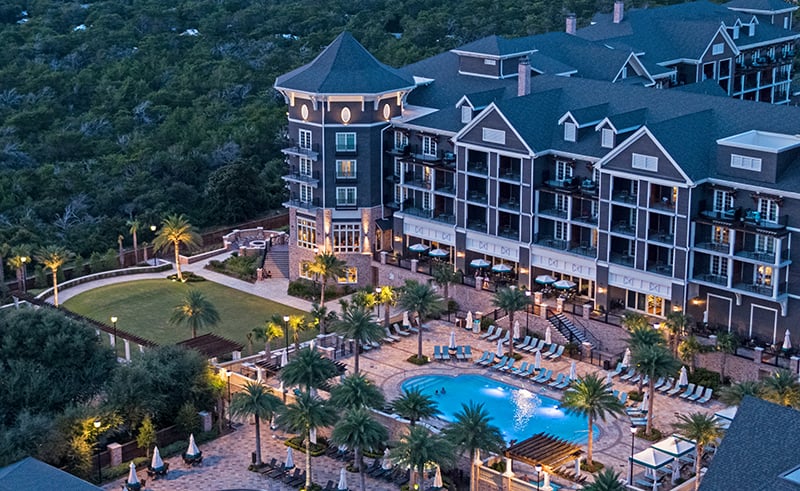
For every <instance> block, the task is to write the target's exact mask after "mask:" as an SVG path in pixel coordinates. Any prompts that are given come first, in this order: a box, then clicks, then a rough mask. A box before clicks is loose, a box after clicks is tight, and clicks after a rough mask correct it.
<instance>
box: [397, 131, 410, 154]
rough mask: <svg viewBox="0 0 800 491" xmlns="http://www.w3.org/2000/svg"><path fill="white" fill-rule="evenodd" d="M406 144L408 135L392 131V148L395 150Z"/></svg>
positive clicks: (404, 146)
mask: <svg viewBox="0 0 800 491" xmlns="http://www.w3.org/2000/svg"><path fill="white" fill-rule="evenodd" d="M407 146H408V135H406V134H405V133H404V132H402V131H395V132H394V148H395V150H403V149H405V148H406V147H407Z"/></svg>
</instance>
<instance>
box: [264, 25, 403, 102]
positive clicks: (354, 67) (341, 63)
mask: <svg viewBox="0 0 800 491" xmlns="http://www.w3.org/2000/svg"><path fill="white" fill-rule="evenodd" d="M414 85H415V83H414V79H413V78H412V77H410V76H409V75H407V74H406V73H403V72H402V71H400V70H397V69H395V68H391V67H389V66H387V65H384V64H383V63H381V62H379V61H378V60H377V59H375V57H374V56H372V55H371V54H370V53H369V52H368V51H367V50H366V49H365V48H364V47H363V46H362V45H361V44H359V42H358V41H356V40H355V38H353V36H352V35H351V34H350V33H349V32H343V33H341V34H340V35H339V36H338V37H337V38H336V39H335V40H334V41H333V42H332V43H331V44H329V45H328V47H326V48H325V49H324V50H323V51H322V53H320V54H319V56H317V57H316V58H315V59H314V61H312V62H311V63H308V64H307V65H303V66H301V67H300V68H297V69H295V70H292V71H291V72H289V73H287V74H284V75H281V76H279V77H278V78H277V79H276V80H275V87H276V88H282V89H290V90H298V91H302V92H310V93H315V94H380V93H384V92H390V91H393V90H401V89H407V88H411V87H414Z"/></svg>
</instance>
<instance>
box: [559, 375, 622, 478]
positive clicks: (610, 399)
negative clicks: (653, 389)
mask: <svg viewBox="0 0 800 491" xmlns="http://www.w3.org/2000/svg"><path fill="white" fill-rule="evenodd" d="M611 389H612V386H611V384H607V383H606V382H605V380H604V379H603V378H602V377H599V376H598V375H597V374H595V373H588V374H586V375H584V376H583V377H581V378H579V379H578V380H577V381H576V382H575V383H573V384H572V386H571V387H570V388H569V389H567V392H566V393H565V394H564V398H563V399H562V400H561V407H563V408H564V409H565V410H566V411H567V412H568V413H570V414H579V415H581V416H583V417H585V418H586V419H588V421H589V441H588V443H587V451H586V465H588V466H589V467H592V466H593V465H594V464H593V462H592V443H593V441H592V440H593V439H594V436H593V432H594V429H593V425H594V421H595V420H596V419H598V418H599V419H600V420H602V421H605V420H606V415H610V416H614V417H616V415H618V414H623V413H624V412H625V409H624V406H623V405H622V402H620V400H619V399H618V398H617V397H615V396H614V394H613V393H612V392H611Z"/></svg>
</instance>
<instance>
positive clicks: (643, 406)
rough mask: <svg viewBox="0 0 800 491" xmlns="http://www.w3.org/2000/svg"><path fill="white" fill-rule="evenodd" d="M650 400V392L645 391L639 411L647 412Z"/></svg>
mask: <svg viewBox="0 0 800 491" xmlns="http://www.w3.org/2000/svg"><path fill="white" fill-rule="evenodd" d="M649 400H650V391H649V390H646V391H644V396H642V403H641V404H639V411H647V403H648V401H649Z"/></svg>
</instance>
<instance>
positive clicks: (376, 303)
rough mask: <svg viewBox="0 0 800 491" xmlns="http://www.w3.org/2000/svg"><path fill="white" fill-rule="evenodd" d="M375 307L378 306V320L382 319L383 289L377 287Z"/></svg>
mask: <svg viewBox="0 0 800 491" xmlns="http://www.w3.org/2000/svg"><path fill="white" fill-rule="evenodd" d="M375 305H377V306H378V318H379V319H380V317H381V287H379V286H376V287H375Z"/></svg>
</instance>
